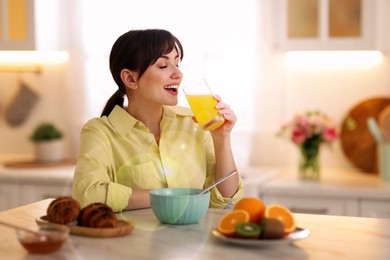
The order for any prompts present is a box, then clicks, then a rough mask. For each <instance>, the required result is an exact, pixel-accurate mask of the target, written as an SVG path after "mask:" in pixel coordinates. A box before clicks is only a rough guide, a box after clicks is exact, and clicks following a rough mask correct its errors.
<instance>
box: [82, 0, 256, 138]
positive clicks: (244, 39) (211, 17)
mask: <svg viewBox="0 0 390 260" xmlns="http://www.w3.org/2000/svg"><path fill="white" fill-rule="evenodd" d="M77 2H78V1H77ZM90 3H91V2H90V1H85V0H84V1H80V3H79V5H80V6H81V7H82V22H81V23H82V28H83V33H82V34H80V35H82V42H83V45H84V49H85V52H86V55H87V57H86V58H87V60H86V63H85V68H84V69H85V79H86V80H85V84H86V97H87V100H86V101H87V114H86V117H87V118H89V117H91V116H96V111H97V108H100V107H102V106H103V105H104V102H105V101H106V97H107V94H108V93H110V92H111V91H115V86H113V84H112V79H111V75H109V72H108V71H107V54H108V52H109V49H110V47H111V46H110V45H111V43H112V40H113V39H114V38H115V37H116V35H117V34H118V33H117V32H118V31H127V30H130V29H144V28H163V29H168V30H170V31H171V32H173V33H174V34H175V35H176V36H177V37H179V38H180V39H181V42H182V43H183V45H184V48H185V49H186V54H185V55H186V59H185V60H184V61H183V63H182V64H180V68H181V70H182V71H183V74H184V77H183V82H182V84H181V85H182V86H183V85H186V84H187V83H188V82H190V81H192V80H194V79H196V78H207V80H208V82H209V84H210V87H211V88H212V89H213V90H214V92H215V93H216V94H219V95H220V96H222V97H223V98H224V99H225V100H227V101H228V102H229V103H230V104H231V106H232V107H234V109H235V113H236V114H237V115H238V117H239V118H240V120H239V121H238V122H237V126H236V127H237V131H240V130H250V129H252V128H253V123H252V122H253V113H254V112H253V111H254V108H253V106H254V100H252V99H250V98H248V97H250V96H253V92H254V89H255V85H256V81H257V77H261V72H259V71H255V70H254V69H253V68H254V67H255V66H256V63H257V61H256V60H257V54H258V52H257V50H256V47H257V46H256V43H257V42H258V41H259V40H258V39H259V34H258V30H259V25H258V23H257V22H258V15H259V10H258V6H257V1H256V0H249V1H239V0H227V1H226V0H216V1H207V0H200V1H189V2H187V3H186V5H183V4H182V1H180V0H167V1H158V0H146V1H127V0H116V1H114V2H112V1H99V2H96V3H94V4H93V5H94V6H93V8H91V6H90ZM151 6H153V8H150V7H151ZM222 6H223V7H222ZM222 9H223V11H221V10H222ZM129 12H131V15H129ZM216 14H218V19H216ZM102 17H105V19H102ZM200 17H201V19H200ZM232 17H234V19H232ZM193 21H196V22H195V23H194V22H193ZM243 28H244V29H243ZM189 32H191V33H189ZM103 35H104V37H103ZM259 73H260V74H259ZM229 75H237V76H236V77H231V76H229ZM110 86H112V89H111V90H109V89H108V88H109V87H110ZM238 87H239V89H240V91H239V92H237V91H236V90H237V88H238ZM178 98H179V104H180V105H183V106H188V103H187V101H186V99H185V96H184V95H183V93H182V92H181V88H180V89H179V91H178ZM243 101H244V102H243ZM243 103H245V106H243V105H242V104H243Z"/></svg>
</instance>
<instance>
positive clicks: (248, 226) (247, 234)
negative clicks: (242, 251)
mask: <svg viewBox="0 0 390 260" xmlns="http://www.w3.org/2000/svg"><path fill="white" fill-rule="evenodd" d="M260 233H261V228H260V225H258V224H256V223H252V222H246V223H241V224H238V225H237V226H236V236H237V237H239V238H255V239H256V238H259V237H260Z"/></svg>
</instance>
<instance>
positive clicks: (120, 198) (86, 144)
mask: <svg viewBox="0 0 390 260" xmlns="http://www.w3.org/2000/svg"><path fill="white" fill-rule="evenodd" d="M97 129H98V127H94V123H93V122H89V123H87V124H86V125H85V126H84V127H83V129H82V130H81V143H80V153H79V157H78V159H77V165H76V169H75V172H74V177H73V189H72V196H73V197H74V198H75V199H76V200H77V201H79V203H80V205H81V207H85V206H87V205H89V204H91V203H94V202H102V203H105V204H107V205H108V206H110V207H111V208H112V209H113V210H114V211H115V212H120V211H122V210H123V209H124V208H126V206H127V205H128V200H129V198H130V196H131V193H132V189H131V188H130V187H127V186H124V185H121V184H119V183H115V182H114V181H113V180H114V176H113V165H112V161H113V160H112V158H111V157H112V155H111V154H112V153H111V146H110V139H109V137H108V136H107V135H105V134H104V133H103V132H102V131H100V130H97Z"/></svg>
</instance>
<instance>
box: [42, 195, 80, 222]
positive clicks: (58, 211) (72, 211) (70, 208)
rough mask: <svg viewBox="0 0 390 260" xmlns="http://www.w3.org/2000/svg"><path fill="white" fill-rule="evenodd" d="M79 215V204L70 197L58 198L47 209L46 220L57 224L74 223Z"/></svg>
mask: <svg viewBox="0 0 390 260" xmlns="http://www.w3.org/2000/svg"><path fill="white" fill-rule="evenodd" d="M79 214H80V204H79V202H78V201H77V200H75V199H73V198H72V197H58V198H57V199H55V200H53V201H52V202H51V203H50V204H49V207H48V208H47V213H46V215H47V219H48V220H49V221H50V222H53V223H58V224H68V223H70V222H72V221H76V220H77V218H78V216H79Z"/></svg>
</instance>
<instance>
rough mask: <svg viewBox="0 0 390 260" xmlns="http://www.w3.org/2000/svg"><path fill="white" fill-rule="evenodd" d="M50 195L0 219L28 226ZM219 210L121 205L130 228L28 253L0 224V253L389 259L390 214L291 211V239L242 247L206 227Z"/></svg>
mask: <svg viewBox="0 0 390 260" xmlns="http://www.w3.org/2000/svg"><path fill="white" fill-rule="evenodd" d="M50 201H51V199H47V200H42V201H39V202H36V203H32V204H29V205H25V206H22V207H19V208H15V209H11V210H7V211H3V212H0V220H2V221H7V222H9V223H13V224H18V225H21V226H24V227H29V226H34V225H36V224H35V219H36V218H37V217H40V216H42V215H44V214H45V212H46V208H47V206H48V205H49V203H50ZM225 212H226V211H225V210H212V209H210V210H209V211H208V213H207V215H206V216H205V217H204V218H203V219H202V220H201V221H200V222H199V223H198V224H193V225H184V226H174V225H164V224H161V223H159V221H158V220H157V219H156V218H155V217H154V215H153V213H152V211H151V209H145V210H135V211H127V212H124V213H122V214H118V217H119V218H122V219H126V220H129V221H131V222H132V223H134V226H135V228H134V230H133V232H132V233H131V234H130V235H128V236H124V237H118V238H88V237H82V236H74V235H71V236H70V237H69V239H68V241H67V243H66V244H65V245H64V246H63V247H62V248H61V249H60V251H57V252H55V253H52V254H49V255H46V256H45V257H47V258H44V257H43V255H28V253H27V251H25V250H24V248H23V247H22V246H21V245H20V244H19V242H18V240H17V238H16V234H15V232H14V230H12V229H10V228H8V227H3V226H0V259H30V260H34V259H95V260H98V259H202V260H203V259H206V260H207V259H218V258H219V259H246V260H249V259H333V260H335V259H389V258H390V237H389V235H388V234H390V220H387V219H376V218H359V217H341V216H322V215H312V214H295V218H296V221H297V223H298V225H299V226H300V227H304V228H306V229H309V230H310V231H311V234H310V236H309V237H308V238H306V239H304V240H301V241H296V242H295V243H294V244H283V245H277V246H273V247H256V248H253V247H244V246H236V245H231V244H226V243H223V242H221V241H217V240H216V239H215V238H213V237H212V236H211V235H210V234H211V230H212V229H214V228H215V227H216V225H217V222H218V220H219V219H220V217H221V216H222V215H223V214H224V213H225Z"/></svg>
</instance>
